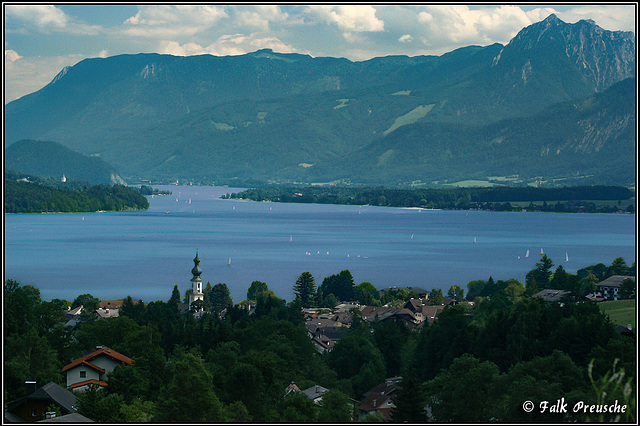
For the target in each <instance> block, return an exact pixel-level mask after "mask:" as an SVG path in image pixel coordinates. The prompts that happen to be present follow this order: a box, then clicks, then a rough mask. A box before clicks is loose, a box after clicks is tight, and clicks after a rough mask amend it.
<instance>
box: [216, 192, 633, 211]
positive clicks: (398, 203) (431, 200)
mask: <svg viewBox="0 0 640 426" xmlns="http://www.w3.org/2000/svg"><path fill="white" fill-rule="evenodd" d="M632 197H634V193H633V192H632V191H630V190H629V189H627V188H623V187H619V186H577V187H564V188H535V187H530V186H523V187H491V188H445V189H440V188H438V189H387V188H382V187H378V188H359V187H349V186H331V187H326V186H298V187H286V186H271V187H263V188H254V189H248V190H246V191H243V192H240V193H232V194H227V195H225V196H224V197H223V198H236V199H237V198H241V199H249V200H253V201H276V202H284V203H292V202H295V203H320V204H353V205H372V206H388V207H421V208H425V209H448V210H452V209H462V210H468V209H482V210H502V211H509V210H521V209H522V208H526V209H527V210H537V211H554V212H598V213H610V212H620V211H624V212H631V213H632V212H635V204H634V200H632ZM596 201H611V202H610V203H603V204H601V205H599V204H597V203H596ZM613 201H617V202H613ZM523 202H524V203H529V204H528V205H526V206H525V207H520V206H515V205H512V204H511V203H519V204H521V203H523Z"/></svg>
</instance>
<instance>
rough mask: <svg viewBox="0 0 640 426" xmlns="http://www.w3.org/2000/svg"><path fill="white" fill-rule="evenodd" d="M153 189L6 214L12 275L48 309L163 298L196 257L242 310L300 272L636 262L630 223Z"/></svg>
mask: <svg viewBox="0 0 640 426" xmlns="http://www.w3.org/2000/svg"><path fill="white" fill-rule="evenodd" d="M155 187H157V188H159V189H163V190H170V191H172V193H173V194H172V195H167V196H160V197H158V196H156V197H149V204H150V207H149V210H148V211H141V212H97V213H73V214H68V213H67V214H5V215H4V221H5V223H4V237H5V239H4V279H5V280H6V279H14V280H16V281H19V282H20V283H21V284H23V285H24V284H30V285H33V286H35V287H38V288H39V289H40V292H41V295H42V298H43V299H44V300H51V299H52V298H62V299H67V300H73V299H75V298H76V297H77V296H78V295H80V294H84V293H90V294H92V295H93V296H95V297H98V298H100V299H103V300H112V299H120V298H124V297H126V296H128V295H130V296H131V297H133V298H134V299H142V300H144V301H145V302H150V301H154V300H165V301H166V300H168V299H169V297H170V296H171V292H172V289H173V286H174V285H178V288H179V289H180V294H181V295H182V296H184V292H185V291H186V290H187V289H188V288H190V279H191V277H192V275H191V268H192V267H193V258H194V257H195V254H196V250H198V253H199V257H200V259H201V263H200V267H201V268H202V270H203V273H202V275H201V277H202V279H203V281H204V282H205V283H207V282H210V283H211V285H215V284H217V283H225V284H227V286H228V287H229V290H230V291H231V297H232V299H233V301H234V302H236V303H237V302H240V301H242V300H243V299H245V298H246V293H247V289H248V288H249V286H250V285H251V282H253V281H256V280H257V281H264V282H266V283H267V285H268V287H269V289H270V290H273V291H274V293H275V294H276V295H277V296H278V297H280V298H283V299H286V300H287V301H291V300H292V299H293V297H294V295H293V285H294V284H295V281H296V279H297V278H298V277H299V276H300V274H301V273H302V272H305V271H309V272H310V273H311V274H312V275H313V277H314V278H315V282H316V285H317V286H319V285H320V284H321V283H322V280H323V279H324V278H325V277H327V276H330V275H333V274H337V273H339V272H340V271H342V270H345V269H348V270H349V271H350V272H351V274H352V275H353V278H354V281H355V283H356V284H360V283H362V282H370V283H372V284H373V285H374V286H375V287H377V288H378V289H382V288H385V287H390V286H398V287H406V286H416V287H422V288H424V289H427V290H430V289H432V288H442V290H443V292H444V293H445V294H446V292H447V290H448V289H449V287H450V286H451V285H454V284H457V285H459V286H461V287H462V288H464V289H466V288H467V284H468V283H469V281H473V280H486V279H488V278H489V276H492V277H493V278H494V279H495V280H499V279H503V280H506V279H509V278H515V279H517V280H519V281H520V282H522V283H524V278H525V275H526V273H527V272H528V271H530V270H531V269H534V268H535V264H536V262H539V261H540V257H541V256H540V253H541V250H543V251H544V253H545V254H547V256H549V257H550V258H551V259H552V261H553V263H554V267H553V270H555V268H556V266H557V265H559V264H562V265H563V267H564V268H565V270H566V271H567V272H570V273H576V271H577V270H578V269H580V268H583V267H585V266H589V265H593V264H596V263H604V264H605V265H607V266H608V265H610V264H611V262H612V261H613V260H614V259H615V258H617V257H622V258H623V259H624V260H625V261H626V262H627V264H628V265H631V264H632V263H633V262H635V253H636V245H635V244H636V234H635V232H636V228H635V224H636V218H635V215H626V214H568V213H534V212H484V211H444V210H423V209H422V210H421V209H405V208H389V207H371V206H342V205H320V204H284V203H282V204H280V203H257V202H248V201H238V200H221V199H219V197H220V195H223V194H225V193H231V192H239V191H240V189H238V188H217V187H195V186H155ZM527 250H528V251H529V253H530V255H529V257H526V252H527ZM567 255H568V257H569V261H566V256H567Z"/></svg>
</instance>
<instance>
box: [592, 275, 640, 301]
mask: <svg viewBox="0 0 640 426" xmlns="http://www.w3.org/2000/svg"><path fill="white" fill-rule="evenodd" d="M626 279H631V280H633V282H635V281H636V277H632V276H627V275H612V276H610V277H609V278H607V279H606V280H603V281H600V282H599V283H598V284H596V287H598V291H600V293H602V297H603V298H604V299H605V300H618V299H619V298H620V285H621V284H622V282H623V281H624V280H626Z"/></svg>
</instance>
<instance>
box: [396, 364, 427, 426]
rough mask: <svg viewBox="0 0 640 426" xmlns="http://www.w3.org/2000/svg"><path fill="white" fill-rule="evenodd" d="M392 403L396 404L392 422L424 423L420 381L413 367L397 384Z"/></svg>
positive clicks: (423, 399)
mask: <svg viewBox="0 0 640 426" xmlns="http://www.w3.org/2000/svg"><path fill="white" fill-rule="evenodd" d="M393 403H394V405H395V406H396V407H395V408H394V409H393V412H392V418H393V422H394V423H425V422H426V421H427V415H426V411H425V404H426V401H425V397H424V392H423V390H422V383H421V382H420V380H419V379H418V376H416V374H415V371H414V369H413V367H410V368H409V371H408V372H407V374H406V375H405V376H404V377H403V378H402V382H400V384H399V385H398V390H397V391H396V397H395V399H394V400H393Z"/></svg>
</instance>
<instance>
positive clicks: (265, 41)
mask: <svg viewBox="0 0 640 426" xmlns="http://www.w3.org/2000/svg"><path fill="white" fill-rule="evenodd" d="M260 49H272V50H273V51H274V52H281V53H297V52H296V49H294V48H293V47H292V46H291V45H288V44H286V43H284V42H282V41H281V40H279V39H278V38H276V37H265V36H261V35H260V34H259V33H254V34H250V35H248V36H247V35H244V34H226V35H223V36H221V37H219V38H218V39H217V40H216V41H215V42H214V43H212V44H210V45H208V46H206V47H203V46H201V45H199V44H197V43H185V44H180V43H178V42H176V41H164V42H162V43H161V46H160V49H159V53H166V54H170V55H176V56H189V55H203V54H210V55H216V56H235V55H244V54H246V53H251V52H255V51H256V50H260Z"/></svg>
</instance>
